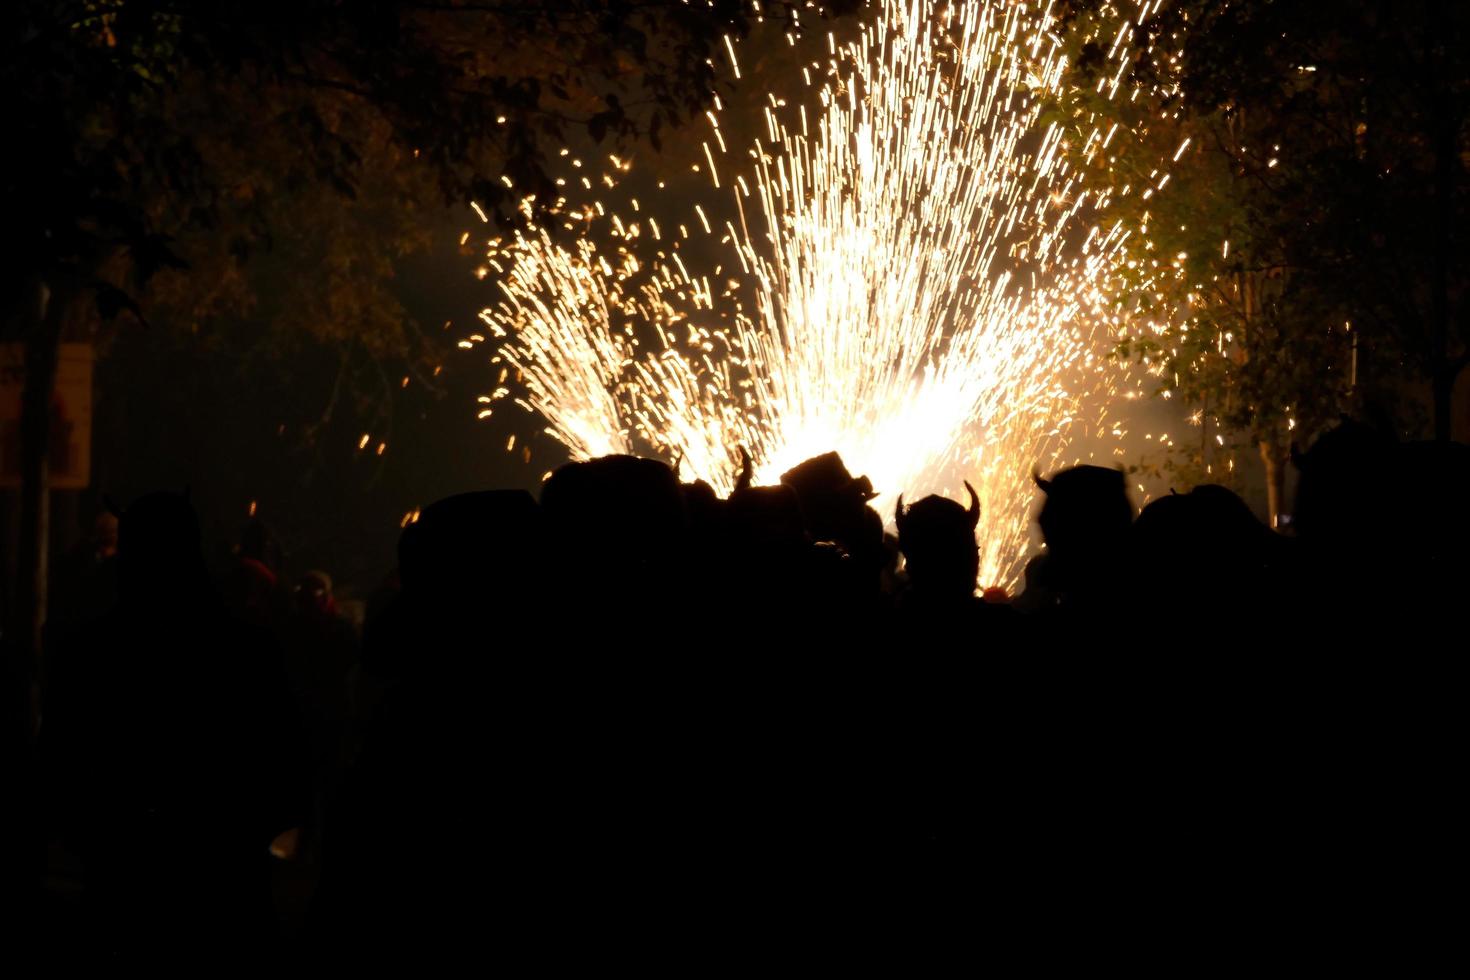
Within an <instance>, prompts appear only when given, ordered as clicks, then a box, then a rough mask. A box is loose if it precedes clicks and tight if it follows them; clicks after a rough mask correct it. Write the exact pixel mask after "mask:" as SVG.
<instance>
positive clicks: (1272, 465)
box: [1258, 436, 1287, 529]
mask: <svg viewBox="0 0 1470 980" xmlns="http://www.w3.org/2000/svg"><path fill="white" fill-rule="evenodd" d="M1280 443H1281V440H1280V439H1278V438H1276V437H1275V436H1269V437H1267V438H1264V439H1262V440H1261V441H1260V443H1259V444H1258V445H1259V447H1260V450H1261V462H1262V463H1264V464H1265V465H1266V522H1267V523H1268V524H1270V525H1271V527H1272V528H1273V529H1275V528H1278V527H1280V526H1281V510H1282V507H1283V506H1284V504H1285V500H1286V461H1287V450H1286V449H1285V448H1284V447H1283V446H1282V445H1281V444H1280Z"/></svg>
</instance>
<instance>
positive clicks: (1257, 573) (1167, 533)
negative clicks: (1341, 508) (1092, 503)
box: [1131, 484, 1282, 615]
mask: <svg viewBox="0 0 1470 980" xmlns="http://www.w3.org/2000/svg"><path fill="white" fill-rule="evenodd" d="M1131 539H1132V547H1131V553H1132V560H1133V565H1134V574H1133V576H1132V579H1133V582H1134V584H1135V585H1136V587H1137V588H1138V589H1139V590H1140V594H1139V600H1140V601H1141V602H1142V603H1145V604H1147V605H1150V606H1155V605H1158V606H1159V611H1161V612H1164V613H1166V614H1167V613H1171V612H1172V613H1174V614H1180V615H1189V614H1200V613H1203V612H1205V611H1208V610H1223V609H1232V608H1234V609H1238V608H1240V607H1241V605H1242V602H1243V600H1244V599H1245V598H1246V597H1250V596H1254V595H1255V594H1257V593H1258V592H1260V591H1261V590H1263V589H1268V588H1269V587H1270V586H1271V582H1270V581H1269V580H1268V576H1267V574H1266V573H1267V571H1268V570H1269V569H1270V567H1271V565H1272V563H1273V562H1274V561H1275V560H1276V559H1277V556H1278V549H1279V547H1280V545H1281V544H1282V542H1281V539H1279V538H1277V537H1276V535H1275V534H1274V533H1272V532H1271V530H1270V529H1269V528H1267V527H1266V526H1265V525H1264V524H1262V523H1261V522H1260V521H1259V520H1257V519H1256V516H1255V514H1253V513H1251V510H1250V508H1249V507H1248V506H1246V503H1245V501H1244V500H1241V499H1240V497H1239V496H1238V495H1236V494H1235V493H1234V492H1232V491H1230V490H1228V489H1226V488H1225V487H1221V486H1216V485H1213V484H1207V485H1204V486H1199V487H1195V488H1194V489H1193V490H1191V491H1190V492H1189V493H1187V494H1175V493H1171V494H1170V495H1169V496H1167V497H1161V498H1159V499H1158V500H1155V501H1153V502H1151V503H1150V504H1149V505H1148V506H1147V507H1145V508H1144V509H1143V512H1142V513H1140V514H1139V515H1138V520H1137V521H1135V522H1134V524H1133V528H1132V533H1131Z"/></svg>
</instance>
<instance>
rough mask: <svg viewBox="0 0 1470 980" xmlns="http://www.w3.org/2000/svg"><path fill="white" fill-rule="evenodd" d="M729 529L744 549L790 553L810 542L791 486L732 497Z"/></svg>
mask: <svg viewBox="0 0 1470 980" xmlns="http://www.w3.org/2000/svg"><path fill="white" fill-rule="evenodd" d="M729 514H730V527H731V533H732V536H733V541H734V543H735V545H736V546H737V547H739V548H740V549H741V550H750V551H789V550H791V549H794V548H799V547H802V546H804V545H806V544H807V543H808V539H807V534H806V522H805V520H804V519H803V518H802V514H801V502H800V501H799V500H797V497H796V491H795V490H792V489H791V488H790V487H786V486H778V487H748V488H746V489H742V490H736V491H735V492H734V493H732V494H731V495H730V509H729Z"/></svg>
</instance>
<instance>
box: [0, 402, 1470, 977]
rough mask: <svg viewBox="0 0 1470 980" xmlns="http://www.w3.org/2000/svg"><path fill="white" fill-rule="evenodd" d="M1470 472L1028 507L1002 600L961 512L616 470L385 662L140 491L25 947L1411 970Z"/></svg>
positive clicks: (630, 965) (1467, 549)
mask: <svg viewBox="0 0 1470 980" xmlns="http://www.w3.org/2000/svg"><path fill="white" fill-rule="evenodd" d="M1467 457H1470V450H1467V449H1466V448H1465V447H1462V446H1453V445H1451V446H1445V445H1431V444H1401V443H1397V442H1394V441H1392V440H1389V439H1387V438H1384V437H1381V436H1379V435H1377V434H1376V433H1374V432H1372V431H1370V430H1368V429H1366V428H1364V427H1361V426H1358V425H1354V424H1352V423H1344V424H1343V425H1342V426H1340V427H1339V428H1337V429H1335V430H1333V431H1332V432H1329V433H1328V434H1327V435H1325V436H1323V437H1322V438H1321V439H1320V440H1319V441H1318V442H1317V443H1316V444H1315V445H1314V446H1313V447H1312V448H1311V450H1310V451H1308V452H1307V453H1305V454H1303V455H1301V456H1298V457H1297V458H1296V459H1295V462H1296V465H1297V468H1298V471H1299V490H1298V493H1297V496H1296V501H1295V508H1294V515H1295V521H1294V528H1295V533H1294V535H1292V536H1286V535H1283V534H1278V533H1277V532H1275V531H1273V530H1271V529H1269V528H1267V527H1266V526H1264V525H1263V524H1262V523H1261V522H1260V521H1259V520H1258V519H1257V518H1256V517H1255V516H1254V515H1253V514H1252V512H1251V511H1250V509H1249V508H1248V507H1247V506H1246V505H1245V503H1244V502H1243V501H1242V500H1241V499H1240V498H1239V497H1238V496H1236V495H1235V494H1234V493H1232V492H1231V491H1229V490H1227V489H1224V488H1222V487H1218V486H1202V487H1197V488H1195V489H1193V490H1191V491H1190V492H1188V493H1182V494H1172V493H1171V494H1170V495H1168V496H1164V497H1161V498H1159V499H1156V500H1154V501H1152V502H1151V503H1149V504H1148V505H1147V506H1145V507H1143V508H1142V511H1141V512H1139V513H1136V514H1135V507H1134V505H1133V503H1132V502H1131V501H1130V499H1129V495H1128V491H1127V487H1126V484H1125V479H1124V476H1123V474H1122V472H1121V471H1119V470H1115V469H1108V468H1101V467H1095V466H1076V467H1072V468H1069V469H1064V470H1062V471H1060V472H1057V473H1053V474H1050V475H1047V476H1045V477H1043V476H1041V475H1038V476H1037V479H1036V487H1037V493H1038V498H1039V504H1040V506H1039V509H1038V511H1037V515H1038V516H1037V521H1038V524H1039V527H1040V532H1041V534H1042V536H1043V538H1044V540H1045V548H1044V549H1042V550H1041V552H1040V554H1039V556H1038V557H1036V558H1034V559H1033V560H1032V561H1031V562H1030V563H1029V564H1028V566H1027V568H1026V574H1025V586H1024V590H1023V591H1020V592H1019V594H1017V595H1015V596H1006V595H1004V594H1002V593H999V592H998V591H995V590H991V591H988V592H985V593H984V594H981V595H977V591H978V590H977V585H978V584H979V583H977V574H978V552H977V545H976V538H975V535H976V528H977V526H978V521H979V517H980V513H979V502H978V500H977V499H976V497H975V495H974V493H973V491H971V492H970V493H969V495H968V499H967V500H966V501H965V502H956V501H953V500H948V499H944V498H941V497H937V496H931V497H926V498H923V499H919V500H912V501H904V500H900V502H899V506H898V508H897V512H896V514H895V515H892V516H894V518H895V525H896V529H897V533H896V534H892V533H885V530H884V524H885V522H884V519H883V518H884V516H888V515H880V514H878V513H877V512H876V511H874V510H873V509H872V508H871V507H870V506H869V501H870V500H871V499H872V497H873V492H872V488H871V486H870V485H869V483H868V481H867V480H866V479H865V478H862V477H856V478H855V477H853V476H852V475H851V474H850V473H849V472H848V470H847V469H846V467H845V465H844V464H843V462H842V460H840V459H839V458H838V457H837V456H836V455H835V454H828V455H825V456H819V457H816V458H814V459H811V460H808V461H807V462H805V463H803V464H802V465H800V466H798V467H796V468H795V469H793V470H791V471H789V472H788V473H786V474H785V475H784V476H783V477H782V478H781V481H780V483H779V484H778V485H775V486H756V485H753V481H752V480H751V478H750V472H749V467H748V465H747V468H746V471H745V472H744V473H742V475H741V479H740V481H739V485H738V487H737V488H736V489H735V490H734V491H733V492H732V493H731V494H730V495H729V497H728V498H725V499H721V498H720V497H719V496H718V495H717V494H716V493H715V492H714V491H713V490H712V489H711V488H710V487H709V486H707V485H705V484H703V483H693V484H686V483H681V482H680V481H679V479H678V478H677V476H676V473H675V471H674V470H672V469H671V468H670V467H669V466H667V465H665V464H663V463H661V462H658V461H655V460H650V459H641V458H634V457H628V456H613V457H606V458H602V459H596V460H591V461H588V462H579V463H571V464H568V465H566V466H563V467H562V468H560V469H558V470H557V471H556V472H555V473H554V474H553V475H552V476H551V477H550V479H549V480H547V482H546V483H545V484H544V487H543V489H542V492H541V495H540V499H539V501H538V500H537V499H535V498H534V497H533V496H532V495H530V494H528V493H525V492H523V491H501V490H493V491H485V492H479V493H469V494H462V495H459V496H455V497H450V498H448V499H445V500H441V501H439V502H437V503H435V504H433V505H432V506H428V507H425V508H424V509H423V511H422V514H421V515H420V516H419V518H418V520H417V521H416V522H415V523H412V524H410V525H408V526H407V527H406V528H405V529H404V531H403V534H402V537H401V539H400V541H399V547H398V566H397V569H396V571H395V574H394V576H393V577H392V578H391V579H390V580H389V583H388V585H386V586H385V587H384V589H383V590H382V592H381V594H379V595H376V596H374V597H373V598H372V600H371V601H370V602H369V604H368V611H367V616H366V622H365V625H364V627H363V628H362V630H361V632H360V634H359V631H358V630H357V629H356V628H355V627H354V626H353V625H352V624H350V623H349V622H348V621H347V619H346V618H344V617H343V616H342V615H341V613H340V611H339V610H338V609H337V608H336V601H335V599H334V597H333V594H332V583H331V580H330V578H329V577H328V576H327V575H325V574H323V573H311V574H310V575H307V576H305V577H304V578H302V579H301V580H300V582H299V583H298V584H297V587H296V588H294V589H293V590H291V591H289V592H288V591H287V590H285V589H284V588H283V587H282V584H281V582H280V577H279V562H278V560H277V559H276V558H275V557H274V556H273V554H272V548H273V544H272V542H271V541H270V539H269V536H268V535H267V534H265V533H264V531H263V528H262V527H261V526H260V525H252V530H251V531H250V532H249V533H248V534H247V536H246V539H245V541H244V542H242V544H241V546H240V548H239V551H238V555H237V563H236V565H235V566H234V567H233V568H232V569H231V571H230V573H229V575H228V576H226V577H225V579H224V580H223V581H219V580H218V579H217V578H212V577H211V576H210V575H209V574H208V572H207V571H206V568H205V563H204V559H203V557H202V554H203V552H202V547H201V541H200V531H199V525H198V521H197V519H196V518H195V516H194V512H193V510H192V507H191V505H190V503H189V501H188V500H187V498H186V497H183V496H179V495H175V494H167V493H159V494H153V495H150V496H146V497H144V498H142V499H140V500H137V501H135V502H133V503H132V504H131V505H130V506H128V507H127V508H126V509H125V510H124V511H123V512H122V514H121V516H120V518H119V519H118V520H117V522H116V524H115V554H113V552H112V549H111V548H110V547H107V548H99V549H97V550H96V551H94V552H91V553H89V554H88V555H86V556H84V558H83V559H82V560H81V564H80V565H79V566H78V570H77V575H76V580H77V581H78V582H83V583H86V584H85V586H84V587H81V586H79V587H78V588H77V589H76V590H74V592H73V598H72V599H71V600H70V601H69V604H68V605H65V606H63V607H61V609H62V611H61V612H59V613H58V614H57V615H55V616H53V622H52V626H51V627H50V629H49V632H48V636H47V651H46V663H45V670H44V687H43V694H44V696H43V699H42V702H41V710H40V717H41V723H40V728H39V740H38V743H37V748H36V752H35V755H34V759H33V762H34V765H33V767H32V768H30V769H28V770H27V773H28V775H27V776H25V777H23V778H22V779H21V780H19V781H18V782H15V783H12V785H16V786H19V787H21V789H22V790H23V793H22V796H23V797H25V798H26V799H27V800H28V801H29V800H34V801H35V803H34V811H35V819H34V821H33V822H32V824H31V825H30V829H31V831H33V833H32V836H31V838H30V841H29V843H27V842H24V841H23V842H21V843H20V844H18V845H14V846H12V852H13V853H14V852H16V851H17V849H18V850H19V851H20V852H23V853H32V852H34V853H37V854H41V853H43V852H44V849H45V848H46V847H47V846H49V853H50V855H51V857H50V858H49V859H43V858H37V859H35V861H34V863H33V864H32V865H30V866H29V867H30V872H31V877H30V878H29V879H26V880H28V881H30V882H31V883H32V885H33V889H34V890H33V891H31V892H27V891H26V887H20V888H17V889H16V894H20V895H26V894H29V895H30V901H31V905H32V908H33V910H35V911H34V912H33V914H32V915H31V916H30V917H26V916H22V917H21V918H20V919H17V920H15V921H16V922H23V923H29V924H30V928H32V929H33V930H34V932H33V933H32V935H33V936H34V937H36V938H34V939H32V940H30V941H28V942H29V946H30V947H31V950H32V953H33V954H40V955H42V958H43V959H45V960H46V961H48V962H52V963H63V964H71V965H112V964H119V965H120V964H130V965H140V966H155V967H157V966H165V967H170V968H181V967H196V968H197V967H203V968H211V967H213V968H220V967H227V968H228V967H239V966H242V965H243V966H249V967H253V968H260V969H264V968H267V967H277V966H278V967H281V968H288V967H292V966H294V967H308V966H311V967H318V968H324V969H350V970H370V969H378V968H382V969H389V968H393V969H398V968H404V967H408V968H411V969H414V970H416V971H425V970H432V971H436V972H437V971H440V970H449V969H456V968H458V967H459V966H460V965H461V964H463V965H465V966H467V967H469V968H470V969H476V968H479V969H490V970H493V969H497V968H499V969H506V970H509V971H511V972H512V973H513V974H527V973H535V974H547V975H550V974H553V973H555V972H558V971H566V970H581V971H586V970H589V969H596V970H598V971H599V972H603V971H609V972H610V971H612V970H631V971H633V972H635V973H637V974H648V973H658V974H680V975H697V974H703V973H711V972H720V973H723V972H731V973H737V972H755V971H762V972H774V971H777V970H782V971H784V970H792V971H812V970H844V971H845V970H854V969H865V970H873V971H893V970H904V971H906V972H910V973H912V972H916V971H925V972H939V971H941V970H944V971H949V970H952V969H955V968H956V967H959V968H961V969H964V968H968V969H976V968H979V967H980V966H981V964H986V965H989V964H995V965H996V966H998V967H1000V968H1002V969H1013V970H1014V969H1020V970H1025V971H1028V972H1030V971H1037V972H1040V971H1042V970H1045V969H1047V968H1049V967H1064V968H1065V967H1072V968H1076V967H1079V966H1083V965H1086V966H1088V967H1092V968H1103V967H1104V966H1105V965H1106V966H1110V967H1113V968H1122V969H1128V970H1146V971H1148V972H1165V971H1168V972H1171V973H1172V972H1185V971H1188V972H1196V971H1199V970H1201V969H1204V970H1209V971H1222V972H1223V971H1225V970H1232V971H1239V970H1243V969H1250V970H1260V969H1270V968H1273V967H1274V968H1282V969H1290V970H1302V969H1312V968H1314V967H1317V968H1320V967H1321V966H1323V965H1325V964H1327V963H1329V962H1332V963H1337V964H1352V965H1356V966H1358V967H1360V968H1362V967H1370V968H1371V967H1380V968H1381V967H1386V966H1392V967H1396V968H1398V969H1400V970H1403V969H1406V968H1411V967H1412V965H1413V964H1414V963H1415V962H1418V961H1422V963H1423V965H1427V964H1428V963H1429V962H1432V961H1433V957H1432V955H1431V952H1430V951H1431V949H1432V948H1434V947H1432V946H1431V943H1430V937H1431V936H1432V935H1433V934H1434V933H1435V931H1436V930H1438V929H1441V928H1446V927H1447V923H1448V922H1449V921H1450V917H1451V916H1452V914H1453V910H1454V908H1455V907H1456V906H1455V905H1454V903H1453V899H1452V895H1451V893H1452V892H1453V889H1454V888H1455V886H1456V885H1457V884H1458V882H1459V880H1460V876H1459V874H1458V873H1457V872H1458V871H1459V870H1463V863H1462V859H1461V858H1460V855H1461V854H1463V846H1462V842H1461V840H1460V838H1461V835H1462V834H1463V827H1464V826H1465V824H1464V822H1463V819H1462V818H1463V816H1464V814H1463V804H1461V803H1457V802H1455V801H1456V800H1457V799H1458V798H1459V794H1458V791H1457V789H1456V787H1457V786H1458V784H1459V782H1460V779H1461V776H1462V774H1463V767H1462V766H1461V765H1460V762H1461V750H1460V747H1459V746H1460V742H1461V740H1460V737H1459V735H1458V734H1457V733H1458V732H1459V731H1460V729H1461V728H1462V723H1461V711H1462V709H1461V706H1460V701H1461V699H1462V697H1461V694H1462V690H1463V688H1462V685H1461V682H1460V680H1459V673H1458V671H1457V670H1456V669H1455V668H1457V667H1458V662H1459V661H1460V660H1461V659H1462V658H1463V644H1464V615H1463V608H1464V605H1465V603H1466V602H1467V600H1470V592H1467V590H1466V585H1467V582H1470V574H1467V556H1470V458H1467ZM111 533H113V531H112V530H111V529H110V528H109V527H107V526H100V530H99V537H100V538H101V539H107V538H108V536H109V534H111ZM1457 649H1458V650H1461V651H1462V653H1461V654H1456V653H1455V652H1454V651H1455V650H1457ZM30 805H31V804H30V803H29V802H27V803H25V804H23V805H22V808H23V809H24V808H26V807H28V806H30ZM47 842H49V845H48V844H47ZM32 845H33V847H32V851H27V850H26V848H27V846H32ZM56 855H63V856H70V857H71V858H73V859H75V861H77V862H78V868H79V870H78V871H77V874H76V880H77V881H78V882H79V884H80V894H79V895H76V896H72V901H71V904H67V900H62V899H57V898H56V896H55V895H51V896H50V897H49V898H48V897H46V895H45V894H43V893H47V892H51V891H55V888H54V887H53V886H52V885H47V886H46V887H42V885H43V883H44V882H48V881H53V880H54V879H55V877H56V875H55V872H54V868H53V867H52V866H54V864H55V862H56V861H57V860H58V858H57V857H56ZM47 860H49V861H50V864H47ZM24 865H25V860H21V861H20V862H18V864H17V866H24ZM48 868H52V870H48ZM21 877H24V875H22V876H21ZM1441 889H1443V890H1444V891H1443V892H1442V891H1441ZM58 907H63V908H66V909H72V908H75V910H76V915H75V917H73V918H67V919H66V920H65V922H64V924H63V926H61V927H57V926H55V925H54V924H52V925H50V926H48V925H47V923H46V922H45V921H42V920H47V921H50V920H51V919H54V918H55V917H56V916H55V909H56V908H58ZM47 909H50V910H51V912H47V911H46V910H47Z"/></svg>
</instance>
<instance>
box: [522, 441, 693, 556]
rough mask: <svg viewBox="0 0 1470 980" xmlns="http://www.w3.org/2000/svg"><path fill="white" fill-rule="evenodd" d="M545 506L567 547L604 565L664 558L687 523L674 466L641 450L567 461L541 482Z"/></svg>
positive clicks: (677, 542) (679, 542)
mask: <svg viewBox="0 0 1470 980" xmlns="http://www.w3.org/2000/svg"><path fill="white" fill-rule="evenodd" d="M541 506H542V509H543V510H544V511H545V514H546V519H547V522H548V523H549V525H550V527H551V530H552V532H553V533H554V534H555V535H556V537H557V540H558V541H559V542H560V545H561V547H562V548H563V549H564V550H569V551H571V552H574V553H577V554H579V555H580V556H581V557H582V558H583V559H584V560H587V561H591V562H594V563H596V564H598V565H603V566H611V565H624V564H647V563H650V562H661V561H663V560H665V559H667V558H668V557H669V556H670V555H671V554H673V553H674V552H676V551H677V550H678V549H679V548H680V547H681V546H682V545H683V542H684V537H685V533H686V531H687V529H688V518H687V515H686V513H685V509H684V491H683V489H682V488H681V487H680V485H679V481H678V479H677V478H676V477H675V476H674V471H673V470H672V469H670V468H669V467H668V465H666V464H665V463H662V462H660V461H659V460H656V459H643V458H640V457H637V456H603V457H601V458H599V459H591V460H587V461H586V462H580V463H568V464H566V465H565V466H563V467H561V468H560V469H558V470H557V471H556V472H555V473H553V474H552V475H551V478H550V479H549V480H547V481H546V485H545V486H544V487H542V490H541Z"/></svg>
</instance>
